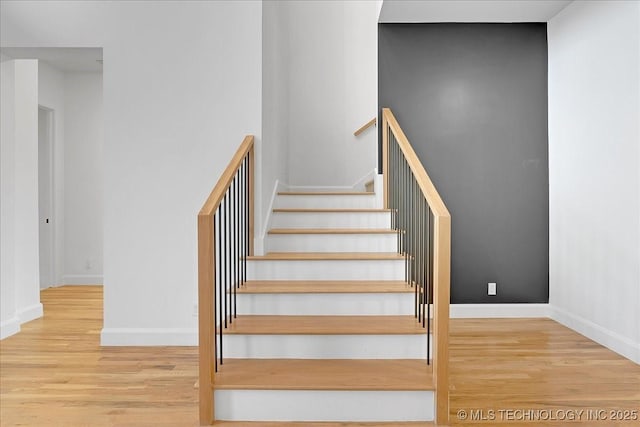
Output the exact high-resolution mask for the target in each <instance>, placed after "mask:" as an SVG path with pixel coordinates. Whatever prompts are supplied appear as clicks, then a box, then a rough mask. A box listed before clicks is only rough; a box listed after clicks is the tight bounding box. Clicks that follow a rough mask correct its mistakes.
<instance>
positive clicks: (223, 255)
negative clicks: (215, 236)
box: [218, 195, 227, 365]
mask: <svg viewBox="0 0 640 427" xmlns="http://www.w3.org/2000/svg"><path fill="white" fill-rule="evenodd" d="M226 202H227V196H226V195H225V197H224V198H223V200H222V203H224V204H226ZM222 203H221V204H220V213H221V215H220V216H221V220H220V222H218V227H219V228H220V231H221V232H220V238H221V240H220V241H219V242H218V243H219V246H220V261H221V262H220V287H219V293H220V298H219V300H220V365H222V364H223V363H224V359H223V353H222V324H223V323H224V324H225V325H226V320H223V313H225V312H226V311H225V309H224V307H225V299H226V298H225V295H224V288H225V283H226V280H227V279H226V275H227V273H226V265H227V252H226V248H225V246H226V245H224V242H226V240H227V230H226V228H225V227H224V224H225V222H226V212H225V209H226V206H224V207H223V204H222ZM223 217H224V218H223ZM225 327H226V326H225Z"/></svg>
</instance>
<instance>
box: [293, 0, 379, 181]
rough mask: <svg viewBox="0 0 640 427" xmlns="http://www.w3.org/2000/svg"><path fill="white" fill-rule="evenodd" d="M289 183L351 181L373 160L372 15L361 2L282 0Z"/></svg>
mask: <svg viewBox="0 0 640 427" xmlns="http://www.w3.org/2000/svg"><path fill="white" fill-rule="evenodd" d="M285 7H286V9H287V12H288V15H287V21H288V26H287V32H288V39H289V45H288V57H289V63H288V68H289V76H290V80H289V81H290V85H289V111H290V113H289V131H288V139H289V147H290V150H289V174H290V175H289V176H290V182H289V184H293V185H320V186H345V185H353V184H354V183H356V182H357V181H358V180H359V179H360V178H362V177H363V176H364V175H366V174H367V173H368V172H370V171H372V170H373V168H374V167H375V164H376V129H370V130H369V131H367V133H366V134H362V135H361V136H360V137H358V138H356V137H354V136H353V132H354V131H355V130H356V129H358V128H359V127H360V126H361V125H363V124H364V123H366V122H368V121H369V120H370V119H371V118H373V117H374V116H376V114H377V113H376V111H377V15H378V5H377V4H376V2H373V1H371V2H369V1H345V2H331V1H304V2H286V4H285Z"/></svg>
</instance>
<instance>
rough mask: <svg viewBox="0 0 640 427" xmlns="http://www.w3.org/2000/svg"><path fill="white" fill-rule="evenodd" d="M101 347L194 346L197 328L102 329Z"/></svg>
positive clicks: (196, 341) (196, 340) (196, 343)
mask: <svg viewBox="0 0 640 427" xmlns="http://www.w3.org/2000/svg"><path fill="white" fill-rule="evenodd" d="M100 345H103V346H196V345H198V329H197V328H102V331H101V332H100Z"/></svg>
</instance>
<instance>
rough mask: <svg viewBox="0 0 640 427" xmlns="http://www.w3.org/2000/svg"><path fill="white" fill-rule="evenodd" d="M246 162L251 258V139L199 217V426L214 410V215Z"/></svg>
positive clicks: (207, 421)
mask: <svg viewBox="0 0 640 427" xmlns="http://www.w3.org/2000/svg"><path fill="white" fill-rule="evenodd" d="M244 159H247V160H248V162H247V169H248V180H247V181H248V183H247V184H248V196H247V198H248V206H247V207H248V217H249V218H248V221H247V222H248V252H249V255H253V233H254V228H253V220H254V191H255V189H254V138H253V135H248V136H246V137H245V138H244V140H243V141H242V143H241V144H240V147H238V150H237V151H236V153H235V154H234V156H233V157H232V159H231V161H230V162H229V165H228V166H227V167H226V169H225V170H224V172H223V173H222V175H221V176H220V179H219V180H218V182H217V183H216V185H215V187H214V188H213V190H212V191H211V193H210V194H209V197H208V198H207V200H206V201H205V203H204V205H203V206H202V209H201V210H200V212H199V213H198V339H199V348H198V357H199V374H198V382H199V388H198V393H199V400H200V404H199V417H200V425H210V424H213V422H214V419H215V408H214V402H213V384H214V370H213V366H214V364H215V358H216V340H215V336H216V330H215V319H214V313H215V311H214V307H215V304H216V292H215V288H214V278H215V275H216V271H215V261H214V260H215V256H216V245H215V238H216V236H215V226H214V224H213V219H214V214H215V212H216V210H217V209H218V207H219V206H220V203H221V202H222V199H223V198H224V196H225V193H226V192H227V190H229V187H230V185H231V182H232V181H233V179H234V176H236V173H237V172H238V170H239V169H240V167H241V165H242V163H243V161H244Z"/></svg>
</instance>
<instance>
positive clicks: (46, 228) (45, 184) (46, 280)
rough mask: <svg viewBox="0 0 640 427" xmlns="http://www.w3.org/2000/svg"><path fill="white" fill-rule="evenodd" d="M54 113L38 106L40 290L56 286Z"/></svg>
mask: <svg viewBox="0 0 640 427" xmlns="http://www.w3.org/2000/svg"><path fill="white" fill-rule="evenodd" d="M54 114H55V113H54V111H53V110H52V109H50V108H47V107H43V106H41V105H39V106H38V224H39V253H40V289H46V288H48V287H51V286H53V285H54V281H55V280H54V272H53V260H54V245H53V243H54V235H53V232H54V231H53V225H52V224H53V220H54V218H53V212H54V210H53V202H54V198H53V139H54V129H53V127H54V120H53V119H54Z"/></svg>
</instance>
